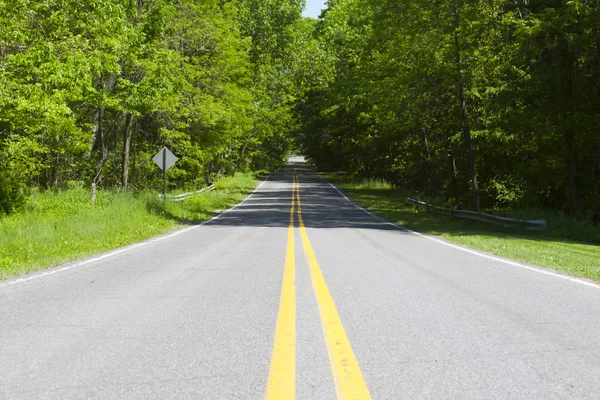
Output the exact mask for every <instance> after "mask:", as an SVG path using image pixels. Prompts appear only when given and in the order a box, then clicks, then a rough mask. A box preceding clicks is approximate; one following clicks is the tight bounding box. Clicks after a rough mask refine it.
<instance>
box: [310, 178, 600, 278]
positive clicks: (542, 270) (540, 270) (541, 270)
mask: <svg viewBox="0 0 600 400" xmlns="http://www.w3.org/2000/svg"><path fill="white" fill-rule="evenodd" d="M319 176H320V177H321V179H323V180H324V181H325V182H327V183H328V184H329V185H330V186H331V187H332V188H334V189H335V190H336V191H337V192H338V193H339V194H340V195H341V196H342V197H343V198H345V199H346V200H347V201H350V199H348V197H347V196H346V195H345V194H344V193H342V192H341V191H340V190H339V189H338V188H337V187H336V186H335V185H334V184H332V183H331V182H329V181H328V180H327V179H326V178H324V177H323V176H321V175H319ZM351 203H352V204H353V205H354V206H355V207H357V208H358V209H360V210H362V211H364V212H366V213H367V214H369V215H370V216H372V217H374V218H377V219H378V220H381V221H383V222H385V223H387V224H388V225H391V226H394V227H396V228H399V229H401V230H403V231H406V232H410V233H412V234H413V235H417V236H420V237H422V238H425V239H429V240H431V241H434V242H437V243H440V244H443V245H445V246H448V247H452V248H455V249H457V250H461V251H464V252H466V253H470V254H474V255H476V256H479V257H483V258H487V259H490V260H494V261H498V262H501V263H504V264H508V265H512V266H513V267H518V268H523V269H526V270H529V271H533V272H537V273H539V274H543V275H550V276H553V277H556V278H560V279H564V280H567V281H571V282H575V283H578V284H580V285H585V286H589V287H593V288H596V289H600V285H599V284H597V283H594V282H590V281H587V280H584V279H580V278H574V277H572V276H569V275H563V274H559V273H557V272H552V271H548V270H545V269H541V268H543V267H539V268H536V267H531V266H529V265H525V264H521V263H519V262H516V261H512V260H508V259H506V258H501V257H497V256H493V255H489V254H485V253H481V252H479V251H475V250H472V249H469V248H466V247H462V246H458V245H456V244H452V243H448V242H446V241H445V240H442V239H438V238H436V237H432V236H429V235H425V234H423V233H420V232H416V231H413V230H412V229H408V228H406V227H404V226H402V225H398V224H395V223H393V222H390V221H387V220H386V219H384V218H382V217H380V216H379V215H375V214H373V213H372V212H371V211H369V210H366V209H364V208H363V207H361V206H360V205H358V204H357V203H356V202H355V201H352V202H351Z"/></svg>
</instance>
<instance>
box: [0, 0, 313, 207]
mask: <svg viewBox="0 0 600 400" xmlns="http://www.w3.org/2000/svg"><path fill="white" fill-rule="evenodd" d="M302 8H303V3H302V2H301V1H299V0H297V1H277V0H268V1H264V0H243V1H242V0H240V1H238V0H232V1H220V0H178V1H169V0H77V1H76V0H0V26H2V28H1V29H0V93H1V95H0V213H11V212H12V211H14V210H16V209H18V208H19V207H20V206H21V205H22V204H23V202H24V201H25V200H26V197H27V195H28V194H29V193H31V192H32V191H36V190H38V191H48V190H54V191H58V190H64V189H70V188H80V187H84V188H88V189H89V188H90V187H91V185H92V184H95V185H96V186H97V187H98V188H99V189H100V190H102V189H118V190H142V189H146V188H155V189H158V188H159V187H160V182H161V174H160V172H159V170H158V168H157V166H156V165H154V162H153V161H152V156H153V155H154V154H156V152H157V151H158V150H160V149H161V148H162V147H163V146H165V145H166V146H168V147H169V149H170V150H171V151H172V152H173V153H175V154H176V155H177V157H179V159H180V160H179V161H178V163H177V164H176V165H175V167H173V168H172V169H171V170H170V171H169V185H170V188H171V189H173V188H186V187H198V186H202V185H205V184H206V183H209V182H212V181H213V180H214V179H215V178H216V177H218V176H227V175H231V174H232V173H233V172H234V171H237V170H259V169H275V168H278V167H279V166H280V164H281V162H282V160H284V158H285V156H286V154H287V153H288V151H289V150H290V147H291V143H292V141H291V139H290V138H291V134H292V131H293V129H294V127H295V126H296V124H297V118H295V113H294V107H295V106H296V104H297V101H298V100H299V99H300V98H302V96H303V94H304V93H305V92H306V91H307V90H309V89H310V88H311V87H312V85H314V84H315V83H314V82H313V75H312V72H311V71H312V69H311V66H310V64H311V63H312V62H314V54H315V53H316V52H315V51H313V50H312V49H311V46H316V40H315V39H314V38H313V31H314V23H315V21H314V20H309V19H304V18H302V16H301V12H302ZM128 188H129V189H128Z"/></svg>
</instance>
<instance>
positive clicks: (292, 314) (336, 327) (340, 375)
mask: <svg viewBox="0 0 600 400" xmlns="http://www.w3.org/2000/svg"><path fill="white" fill-rule="evenodd" d="M299 188H300V182H299V179H298V176H297V175H296V174H294V175H293V183H292V205H291V207H290V224H289V227H288V242H287V251H286V257H285V268H284V272H283V284H282V288H281V300H280V303H279V313H278V316H277V326H276V328H275V340H274V343H273V352H272V356H271V367H270V369H269V378H268V382H267V390H266V392H265V399H268V400H293V399H295V398H296V285H295V280H296V266H295V254H294V225H295V224H294V213H295V211H296V212H297V215H298V225H299V228H300V237H301V238H302V246H303V247H304V253H305V254H306V258H307V260H308V267H309V270H310V277H311V281H312V286H313V290H314V293H315V297H316V299H317V304H318V306H319V314H320V317H321V325H322V328H323V335H324V337H325V344H326V346H327V352H328V355H329V363H330V365H331V372H332V374H333V380H334V383H335V390H336V394H337V398H338V400H342V399H344V400H345V399H370V398H371V396H370V394H369V390H368V388H367V385H366V383H365V380H364V378H363V376H362V373H361V371H360V367H359V365H358V361H357V360H356V356H355V355H354V351H353V350H352V346H351V345H350V341H349V340H348V337H347V336H346V331H345V330H344V326H343V325H342V320H341V319H340V316H339V314H338V312H337V309H336V308H335V304H334V302H333V299H332V298H331V293H329V289H328V288H327V284H326V283H325V278H324V277H323V273H322V271H321V268H320V267H319V263H318V262H317V258H316V257H315V253H314V251H313V248H312V245H311V243H310V240H309V239H308V235H307V233H306V228H305V226H304V220H303V219H302V203H301V201H300V189H299ZM296 204H297V209H295V205H296Z"/></svg>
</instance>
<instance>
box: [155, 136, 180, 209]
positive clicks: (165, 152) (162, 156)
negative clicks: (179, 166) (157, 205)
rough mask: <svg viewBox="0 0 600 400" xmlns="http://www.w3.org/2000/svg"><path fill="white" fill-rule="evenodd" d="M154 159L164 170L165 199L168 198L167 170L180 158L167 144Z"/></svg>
mask: <svg viewBox="0 0 600 400" xmlns="http://www.w3.org/2000/svg"><path fill="white" fill-rule="evenodd" d="M152 159H153V160H154V162H155V163H156V164H157V165H158V166H159V167H160V169H162V170H163V200H167V170H168V169H169V168H171V166H172V165H173V164H175V161H177V160H178V158H177V157H175V154H173V153H171V150H169V149H167V147H166V146H165V147H163V148H162V150H161V151H159V152H158V153H157V154H156V155H155V156H154V157H152Z"/></svg>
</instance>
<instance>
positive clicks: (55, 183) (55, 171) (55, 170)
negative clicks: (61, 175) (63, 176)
mask: <svg viewBox="0 0 600 400" xmlns="http://www.w3.org/2000/svg"><path fill="white" fill-rule="evenodd" d="M59 160H60V158H59V155H58V152H56V154H55V155H54V164H53V165H52V189H53V190H54V192H55V193H56V191H57V190H58V162H59Z"/></svg>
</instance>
